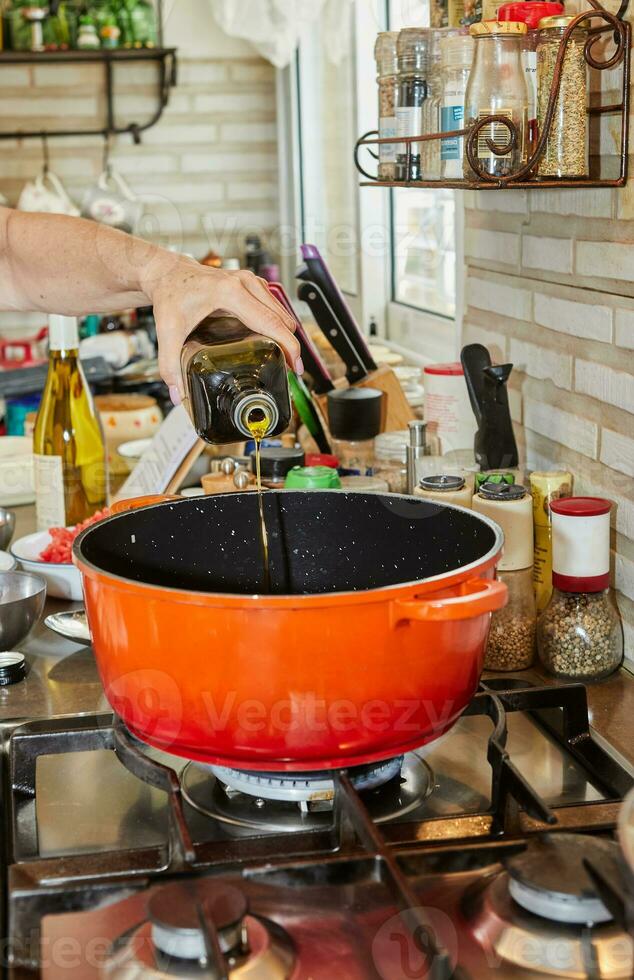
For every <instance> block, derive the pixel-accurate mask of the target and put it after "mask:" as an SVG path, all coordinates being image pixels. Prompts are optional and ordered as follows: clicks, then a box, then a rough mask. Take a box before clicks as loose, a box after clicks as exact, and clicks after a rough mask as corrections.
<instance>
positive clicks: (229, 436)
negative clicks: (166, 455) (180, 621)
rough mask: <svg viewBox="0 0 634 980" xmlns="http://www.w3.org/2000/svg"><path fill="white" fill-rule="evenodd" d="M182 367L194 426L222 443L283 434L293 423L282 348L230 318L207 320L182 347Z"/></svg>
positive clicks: (208, 437)
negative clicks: (291, 422)
mask: <svg viewBox="0 0 634 980" xmlns="http://www.w3.org/2000/svg"><path fill="white" fill-rule="evenodd" d="M181 367H182V372H183V379H184V382H185V387H186V401H187V408H188V411H189V414H190V416H191V419H192V422H193V423H194V427H195V429H196V431H197V433H198V435H199V436H200V437H201V439H204V440H205V441H206V442H210V443H214V444H222V443H228V442H240V441H242V440H244V439H250V438H255V439H256V443H259V441H261V440H262V439H263V438H264V437H265V436H275V435H279V433H281V432H283V431H284V430H285V429H286V428H288V425H289V423H290V421H291V401H290V395H289V389H288V379H287V374H286V362H285V360H284V354H283V352H282V349H281V347H279V345H278V344H276V343H275V341H273V340H269V338H268V337H263V336H262V335H261V334H256V333H253V332H252V331H251V330H249V328H248V327H246V326H245V325H244V324H243V323H241V321H240V320H237V319H236V318H235V317H232V316H224V315H212V316H209V317H206V318H205V319H204V320H203V321H202V323H200V324H199V325H198V326H197V327H196V329H195V330H194V332H193V333H191V334H190V335H189V337H188V338H187V340H186V341H185V345H184V347H183V353H182V356H181Z"/></svg>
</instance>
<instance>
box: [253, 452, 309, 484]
mask: <svg viewBox="0 0 634 980" xmlns="http://www.w3.org/2000/svg"><path fill="white" fill-rule="evenodd" d="M303 465H304V451H303V449H286V448H285V447H283V446H265V447H264V448H263V449H261V450H260V473H261V474H262V479H263V480H279V481H280V482H281V481H282V480H283V479H284V477H285V476H286V474H287V473H288V472H289V470H292V469H293V467H294V466H303ZM251 470H252V472H253V473H255V472H256V462H255V452H252V453H251Z"/></svg>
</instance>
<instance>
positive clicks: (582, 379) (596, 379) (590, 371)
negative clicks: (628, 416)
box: [575, 360, 634, 412]
mask: <svg viewBox="0 0 634 980" xmlns="http://www.w3.org/2000/svg"><path fill="white" fill-rule="evenodd" d="M575 390H576V391H580V392H581V393H582V394H584V395H591V396H592V398H598V399H599V401H601V402H607V403H608V405H615V406H616V407H617V408H623V409H625V411H626V412H634V375H633V374H629V373H627V372H626V371H613V370H612V368H609V367H606V365H605V364H596V363H592V362H590V361H583V360H577V362H576V366H575Z"/></svg>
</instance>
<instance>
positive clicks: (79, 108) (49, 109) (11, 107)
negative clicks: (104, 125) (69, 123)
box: [2, 96, 97, 128]
mask: <svg viewBox="0 0 634 980" xmlns="http://www.w3.org/2000/svg"><path fill="white" fill-rule="evenodd" d="M64 109H65V115H68V116H95V115H96V113H97V99H93V98H89V97H87V96H73V98H72V99H69V101H68V103H67V104H66V105H65V106H64ZM59 113H60V100H59V99H52V98H44V97H41V98H40V97H37V98H33V99H22V98H11V97H9V98H7V97H4V98H3V99H2V116H3V119H4V120H5V123H6V120H7V117H9V116H53V117H55V118H57V117H59ZM86 128H88V127H86Z"/></svg>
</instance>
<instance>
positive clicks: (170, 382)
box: [156, 314, 189, 405]
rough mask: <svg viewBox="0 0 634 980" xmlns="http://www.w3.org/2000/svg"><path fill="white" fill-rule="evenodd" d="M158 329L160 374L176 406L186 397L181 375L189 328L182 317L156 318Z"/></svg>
mask: <svg viewBox="0 0 634 980" xmlns="http://www.w3.org/2000/svg"><path fill="white" fill-rule="evenodd" d="M156 328H157V334H158V341H159V372H160V374H161V377H162V378H163V380H164V382H165V384H166V385H167V386H168V387H169V390H170V398H171V399H172V402H173V403H174V404H175V405H178V404H180V402H181V401H182V399H183V398H184V396H185V392H184V390H183V380H182V375H181V366H180V365H181V351H182V349H183V344H184V342H185V338H186V337H187V334H188V333H189V327H188V326H187V324H186V322H185V320H184V319H182V318H180V317H174V316H169V314H168V316H167V317H161V316H160V314H159V315H157V316H156Z"/></svg>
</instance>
